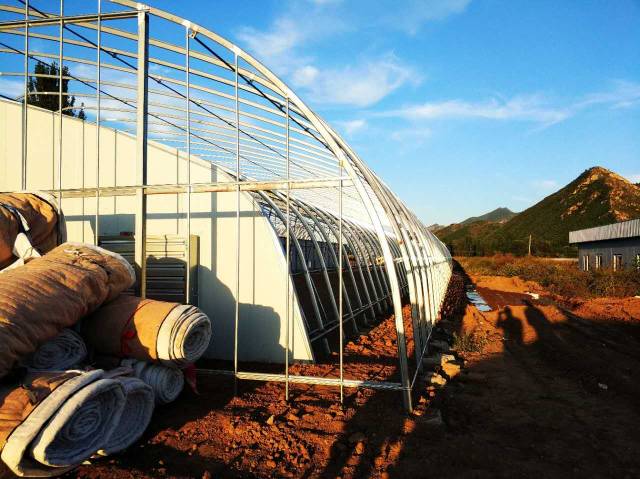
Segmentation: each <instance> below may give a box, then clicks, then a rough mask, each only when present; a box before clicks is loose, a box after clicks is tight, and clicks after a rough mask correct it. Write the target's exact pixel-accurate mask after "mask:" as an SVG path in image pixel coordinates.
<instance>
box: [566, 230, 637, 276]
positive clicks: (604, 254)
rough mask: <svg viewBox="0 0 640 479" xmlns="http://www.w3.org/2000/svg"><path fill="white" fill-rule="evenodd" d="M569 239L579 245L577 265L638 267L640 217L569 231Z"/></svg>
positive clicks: (588, 268)
mask: <svg viewBox="0 0 640 479" xmlns="http://www.w3.org/2000/svg"><path fill="white" fill-rule="evenodd" d="M569 243H570V244H573V245H576V246H577V247H578V261H579V263H580V269H582V270H583V271H589V270H592V269H600V268H613V269H614V270H620V269H623V268H636V269H640V218H639V219H636V220H630V221H623V222H621V223H613V224H610V225H604V226H598V227H596V228H587V229H584V230H578V231H571V232H570V233H569Z"/></svg>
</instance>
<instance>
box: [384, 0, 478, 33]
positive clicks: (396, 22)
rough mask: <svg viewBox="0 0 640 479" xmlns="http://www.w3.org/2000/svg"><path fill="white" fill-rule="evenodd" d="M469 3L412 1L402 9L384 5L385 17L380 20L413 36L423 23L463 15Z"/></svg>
mask: <svg viewBox="0 0 640 479" xmlns="http://www.w3.org/2000/svg"><path fill="white" fill-rule="evenodd" d="M470 3H471V0H412V1H410V2H409V3H408V4H407V5H402V7H398V6H395V5H390V4H386V7H387V15H384V16H383V17H382V18H385V19H386V20H387V22H388V23H389V25H392V26H394V27H395V28H399V29H401V30H403V31H405V32H406V33H409V34H411V35H415V34H416V33H417V32H418V31H419V30H420V28H421V27H422V26H423V25H424V24H425V23H427V22H432V21H438V20H443V19H445V18H447V17H449V16H452V15H457V14H460V13H463V12H464V11H465V10H466V9H467V7H468V6H469V4H470ZM394 6H395V8H394ZM389 12H391V13H389Z"/></svg>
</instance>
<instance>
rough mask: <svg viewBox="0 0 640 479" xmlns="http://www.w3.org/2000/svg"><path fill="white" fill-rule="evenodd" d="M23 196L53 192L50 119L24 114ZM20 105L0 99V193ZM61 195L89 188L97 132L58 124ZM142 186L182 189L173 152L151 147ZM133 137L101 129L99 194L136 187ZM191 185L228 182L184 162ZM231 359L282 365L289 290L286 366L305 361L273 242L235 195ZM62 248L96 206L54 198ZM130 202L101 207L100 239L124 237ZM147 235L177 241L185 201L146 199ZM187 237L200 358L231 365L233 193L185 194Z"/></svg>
mask: <svg viewBox="0 0 640 479" xmlns="http://www.w3.org/2000/svg"><path fill="white" fill-rule="evenodd" d="M27 117H28V128H27V132H28V146H27V189H29V190H50V189H56V188H57V187H58V163H59V157H60V155H59V154H58V151H59V146H58V136H59V135H58V126H59V118H58V116H57V114H55V113H53V112H50V111H48V110H43V109H40V108H36V107H29V112H28V115H27ZM21 118H22V106H21V105H20V104H18V103H14V102H10V101H5V100H0V191H17V190H19V189H20V185H21V167H20V165H21V158H22V141H21V138H22V128H21V126H22V123H21ZM62 131H63V135H62V138H63V143H62V152H63V155H62V188H82V187H86V188H89V187H95V186H96V156H97V155H96V126H95V124H93V123H89V122H82V121H80V120H77V119H75V118H70V117H64V119H63V130H62ZM148 162H149V163H148V164H149V172H148V183H149V184H171V183H179V182H185V181H186V178H187V165H188V162H187V160H186V158H185V156H184V155H182V154H179V152H178V151H177V150H176V149H173V148H170V147H167V146H164V145H160V144H157V143H153V142H150V143H149V150H148ZM135 164H136V157H135V137H133V136H131V135H128V134H126V133H122V132H118V131H115V130H112V129H109V128H104V127H101V132H100V186H128V185H134V184H135V183H136V181H135ZM191 178H192V182H194V183H195V182H203V183H205V182H213V181H230V177H229V176H228V175H227V174H225V173H224V172H222V171H220V170H218V169H217V168H216V167H215V166H214V165H212V164H211V163H209V162H206V161H203V160H201V159H198V158H193V157H192V160H191ZM240 199H241V204H240V216H241V221H240V230H241V234H240V293H239V297H240V326H239V328H238V344H239V348H238V351H239V358H240V360H246V361H268V362H284V344H285V317H286V316H285V314H286V309H285V307H286V299H285V295H286V289H285V288H286V285H287V284H288V285H289V287H290V288H291V297H292V302H293V304H292V316H291V323H290V329H291V336H290V338H291V341H290V344H291V350H292V353H291V356H290V357H291V358H292V359H295V360H312V359H313V356H312V352H311V347H310V344H309V339H308V335H307V332H306V330H305V328H304V325H303V321H302V317H301V313H300V307H299V304H298V301H297V299H296V297H295V293H294V291H293V287H292V285H291V282H290V281H288V282H287V280H286V278H287V275H286V273H285V270H286V264H285V258H284V255H283V254H282V250H281V247H280V245H279V243H278V239H277V237H276V235H275V233H274V231H273V228H272V227H271V225H270V224H269V222H268V220H267V219H266V218H265V217H264V216H263V215H262V214H261V212H260V209H259V207H258V206H257V205H256V203H255V202H254V201H253V199H252V197H251V196H250V195H248V194H246V193H241V197H240ZM62 208H63V211H64V214H65V216H66V219H67V229H68V239H69V241H85V242H90V243H91V242H93V237H94V227H95V224H94V223H95V222H94V217H95V211H96V200H95V198H69V199H63V201H62ZM134 220H135V198H134V197H132V196H121V197H104V198H101V199H100V235H101V236H102V235H114V234H119V233H120V232H122V231H133V230H134V224H135V223H134ZM147 232H148V234H150V235H153V234H178V235H186V232H187V224H186V195H184V194H170V195H151V196H149V197H148V215H147ZM191 234H194V235H198V236H199V237H200V265H199V268H198V297H199V306H200V307H201V308H202V309H203V310H204V312H205V313H207V314H208V315H209V317H210V318H211V319H212V321H213V340H212V342H211V345H210V347H209V350H208V352H207V356H208V357H212V358H221V359H231V358H232V357H233V331H234V311H235V294H234V290H235V280H236V194H235V193H194V194H192V196H191Z"/></svg>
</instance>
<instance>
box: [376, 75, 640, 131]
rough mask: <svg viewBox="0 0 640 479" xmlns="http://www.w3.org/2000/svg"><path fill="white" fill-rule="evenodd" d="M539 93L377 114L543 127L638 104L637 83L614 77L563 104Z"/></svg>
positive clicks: (438, 103) (455, 101)
mask: <svg viewBox="0 0 640 479" xmlns="http://www.w3.org/2000/svg"><path fill="white" fill-rule="evenodd" d="M558 103H559V102H557V101H556V102H552V101H551V100H550V99H548V98H547V97H545V96H544V95H542V94H540V93H536V94H529V95H516V96H514V97H512V98H507V99H505V98H500V97H494V98H489V99H485V100H480V101H468V100H462V99H452V100H443V101H435V102H425V103H419V104H414V105H408V106H405V107H403V108H399V109H396V110H390V111H386V112H382V113H379V114H378V115H377V116H382V117H396V118H404V119H406V120H413V121H419V120H438V119H483V120H499V121H505V120H512V121H526V122H531V123H536V124H538V125H540V126H541V127H542V128H546V127H548V126H551V125H554V124H556V123H560V122H562V121H565V120H567V119H568V118H571V117H573V116H575V115H577V114H578V113H580V112H582V111H584V110H587V109H590V108H595V107H604V108H611V109H621V108H631V107H634V106H639V105H640V83H636V82H632V81H628V80H615V81H612V82H611V87H610V88H609V89H607V90H603V91H598V92H594V93H589V94H586V95H584V96H583V97H581V98H579V99H577V100H575V101H573V102H567V103H566V104H564V105H562V104H558Z"/></svg>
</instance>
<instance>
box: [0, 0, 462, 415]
mask: <svg viewBox="0 0 640 479" xmlns="http://www.w3.org/2000/svg"><path fill="white" fill-rule="evenodd" d="M36 3H43V2H33V1H29V2H27V1H26V0H16V1H14V2H13V4H12V5H0V12H1V13H2V14H3V15H4V16H6V17H7V19H6V20H5V19H4V17H0V59H7V61H6V63H5V64H6V65H7V67H6V69H7V71H6V72H2V74H3V76H4V77H6V78H9V79H12V78H23V80H24V89H23V94H22V95H19V96H17V97H16V96H15V95H14V98H16V99H17V100H18V101H22V103H23V105H24V107H23V124H24V125H25V128H24V130H23V131H24V132H25V133H23V142H24V145H25V146H24V148H23V161H22V169H23V171H22V178H23V183H24V182H25V181H26V180H25V179H26V177H27V162H26V150H27V145H28V131H27V130H26V125H27V115H28V108H26V101H25V100H27V99H29V98H30V97H31V96H33V92H30V91H29V89H28V84H29V80H30V79H32V80H36V79H41V80H56V81H57V82H58V88H57V90H58V91H39V92H37V94H38V95H41V96H52V97H57V98H58V102H59V105H60V106H59V109H58V113H59V115H60V121H62V120H61V119H62V113H63V112H64V113H73V112H76V113H77V112H78V111H79V109H82V111H83V112H84V113H85V114H86V115H87V116H88V117H89V120H94V121H95V122H96V123H97V124H98V125H100V126H101V127H102V126H104V127H111V128H114V129H116V130H119V131H125V132H126V131H129V132H130V133H131V134H132V135H136V138H137V141H138V145H139V150H138V151H139V158H138V168H142V169H141V170H140V171H141V173H142V178H143V180H142V181H141V183H139V184H137V185H131V186H130V187H129V188H130V190H131V191H134V192H135V194H136V195H137V198H139V205H140V207H141V208H142V210H141V211H142V216H143V217H144V214H145V212H146V206H145V204H146V203H145V202H146V200H145V199H144V198H146V196H147V195H151V194H159V192H160V190H161V189H162V188H164V189H165V190H166V189H170V188H174V189H176V191H178V190H179V189H180V188H182V190H180V191H182V192H184V193H186V195H187V196H188V198H189V201H190V197H191V195H192V194H196V193H195V192H197V191H217V190H215V188H222V187H220V186H217V185H214V184H211V185H209V184H201V183H193V182H191V179H190V177H188V181H187V182H186V183H180V184H176V185H152V184H149V183H148V182H147V181H146V170H145V168H146V166H144V165H145V163H144V161H143V157H144V154H145V153H144V152H145V149H146V143H147V142H148V141H149V140H153V141H155V142H158V143H163V144H166V145H169V146H172V147H174V148H176V149H177V150H178V151H181V152H183V153H185V154H186V155H188V156H187V157H188V158H189V159H190V158H192V156H193V157H198V158H200V159H203V160H206V161H210V162H211V163H213V164H215V165H216V166H217V167H218V168H220V169H221V170H222V171H224V172H225V173H227V174H228V175H229V176H230V177H231V178H233V179H234V181H233V185H235V186H234V188H235V189H234V190H226V191H235V192H236V194H237V195H240V194H241V193H240V192H241V188H242V191H250V192H252V193H251V195H252V197H253V198H254V200H255V202H256V203H257V204H259V205H260V207H261V209H262V211H263V214H265V216H267V217H268V218H269V219H270V221H271V224H272V226H273V227H274V230H275V232H276V235H278V236H279V237H281V238H288V239H286V240H285V242H286V244H287V246H286V248H285V247H284V246H283V250H284V251H285V253H288V252H290V250H289V246H288V245H289V241H290V242H291V245H292V246H293V250H295V252H296V254H297V255H298V256H299V257H300V258H301V261H300V263H301V264H299V265H297V266H296V267H299V268H300V269H301V271H300V274H302V275H303V276H304V283H305V286H306V288H307V290H308V294H309V297H310V302H311V305H312V307H311V313H310V314H312V315H313V316H315V317H314V318H311V317H309V316H306V317H304V321H305V323H306V325H307V328H308V329H309V334H310V337H312V339H314V340H318V341H320V343H319V344H322V348H323V349H324V350H325V351H328V350H329V348H330V347H329V344H328V341H327V335H329V333H330V332H331V331H333V330H335V329H336V328H337V329H339V331H340V338H341V337H342V334H343V323H344V322H347V323H349V324H351V326H352V333H355V332H357V331H358V325H357V321H356V317H358V316H359V315H362V317H363V318H364V324H365V325H366V324H368V323H370V322H371V321H374V320H375V318H376V316H379V315H380V314H382V313H384V312H385V311H387V310H391V311H392V312H393V313H394V315H395V326H396V336H397V337H396V340H397V345H398V366H399V371H400V378H401V380H400V383H399V385H397V389H400V390H402V391H403V398H404V403H405V406H406V407H407V409H411V395H410V391H411V387H412V385H413V382H414V381H413V380H412V379H411V371H410V368H409V362H408V359H407V346H406V345H407V342H406V338H405V323H404V321H403V301H404V300H405V299H408V302H409V304H410V305H411V324H412V331H413V339H414V343H415V367H414V370H415V373H416V374H417V372H418V371H419V370H420V369H421V363H422V357H423V355H424V354H425V352H426V350H427V345H428V340H429V338H430V334H431V328H432V326H433V323H434V322H435V320H436V318H437V317H438V314H439V311H440V307H441V305H442V301H443V300H444V293H445V290H446V286H447V284H448V280H449V276H450V275H451V256H450V255H449V253H448V251H447V249H446V248H445V247H444V245H443V244H442V243H441V242H440V241H439V240H438V239H437V238H435V236H434V235H433V234H432V233H431V232H430V231H428V230H427V228H426V227H425V226H424V224H422V222H420V221H419V220H418V219H417V217H416V216H415V215H414V214H413V213H412V212H411V211H410V210H409V209H408V208H407V206H406V205H405V204H404V203H402V201H401V200H400V199H399V198H398V197H397V196H396V195H395V194H394V193H393V192H392V191H391V190H390V189H389V188H388V187H387V186H386V185H385V184H384V183H383V182H382V180H381V179H380V178H379V177H378V176H377V175H376V174H375V173H374V172H373V171H372V170H371V169H370V168H369V167H368V166H367V165H366V163H365V162H364V161H362V160H361V159H360V158H359V157H358V155H357V154H356V152H355V151H354V150H353V149H351V148H350V146H349V145H348V144H347V143H346V141H345V140H344V139H343V138H342V137H341V136H340V135H339V134H338V133H337V132H336V131H335V130H333V129H332V128H331V127H330V126H329V125H328V124H327V123H326V122H325V121H324V120H323V119H322V118H321V117H320V116H318V115H317V114H316V113H315V112H314V111H313V110H311V108H309V107H308V106H307V105H306V104H305V103H304V102H303V101H302V100H301V99H300V98H299V97H298V96H297V95H296V93H295V92H294V91H292V90H291V89H290V88H289V87H288V86H287V85H286V84H285V83H284V82H283V81H282V80H281V79H280V78H278V77H277V76H276V75H275V74H273V73H272V72H271V71H270V70H269V69H268V68H266V67H265V66H264V65H263V64H262V63H260V62H259V61H257V60H256V59H255V58H253V57H252V56H251V55H249V54H248V53H246V52H245V51H243V50H242V49H241V48H239V47H238V46H237V45H235V44H233V43H232V42H230V41H228V40H227V39H225V38H223V37H221V36H219V35H218V34H216V33H215V32H213V31H211V30H209V29H207V28H204V27H203V26H201V25H198V24H195V23H192V22H189V21H187V20H185V19H183V18H180V17H178V16H175V15H173V14H171V13H168V12H165V11H162V10H159V9H156V8H153V7H150V6H147V5H143V4H140V3H137V2H133V1H131V0H112V1H111V2H110V3H107V2H101V0H97V2H96V5H97V9H96V12H97V13H91V14H87V13H83V14H82V15H80V14H78V15H75V16H74V15H68V14H67V15H65V10H64V2H61V3H60V5H61V11H60V12H56V13H53V12H50V11H45V10H43V9H41V8H37V7H38V5H36ZM43 4H45V5H46V3H43ZM47 7H50V6H49V5H47ZM151 19H153V21H154V22H155V21H157V22H158V24H159V25H161V26H162V28H160V29H158V30H157V31H156V30H154V31H153V33H154V34H157V35H154V36H151V35H149V25H150V20H151ZM151 25H152V27H151V28H153V25H154V24H151ZM165 30H166V32H165ZM180 37H182V38H185V39H186V41H185V43H184V44H183V45H178V44H176V42H175V38H180ZM29 39H33V40H37V41H38V47H37V48H33V46H31V47H30V43H29ZM47 48H48V50H47ZM38 62H40V63H44V64H49V65H52V64H53V63H54V62H56V63H57V64H59V65H58V66H60V67H61V66H63V65H64V66H66V67H69V71H68V72H65V73H64V74H63V72H62V68H60V70H59V74H58V75H57V76H55V75H46V74H35V73H33V72H30V71H29V66H30V65H33V64H35V63H38ZM9 65H11V66H9ZM21 66H22V67H23V68H22V71H19V70H20V67H21ZM3 69H5V67H3ZM92 73H93V74H92ZM62 81H67V82H68V83H69V85H70V86H69V91H67V92H63V91H62V87H61V84H62ZM0 94H2V95H3V96H4V97H5V98H6V97H10V95H9V96H7V95H6V94H5V92H2V91H0ZM70 97H74V98H75V99H76V100H80V101H81V102H83V104H82V105H78V104H75V105H73V106H65V107H63V106H62V105H63V99H65V98H66V99H68V98H70ZM105 113H106V114H108V115H109V116H106V115H105ZM60 124H61V123H60ZM132 126H133V128H132ZM60 131H61V129H60ZM99 136H100V135H99V134H98V135H97V137H98V138H97V142H99ZM59 141H60V145H62V141H63V139H62V135H61V134H60V140H59ZM60 151H61V149H60ZM60 164H61V162H60ZM189 164H190V163H189ZM98 170H99V163H98ZM189 172H190V166H189ZM58 181H59V184H58V188H57V194H59V195H60V198H61V199H62V198H64V197H65V195H69V194H71V192H70V191H66V190H65V189H64V188H63V187H62V172H60V173H59V178H58ZM250 182H254V183H255V185H256V186H255V187H249V188H246V187H245V186H243V183H244V184H245V185H246V184H248V183H250ZM336 182H337V183H336ZM312 183H315V184H313V185H312ZM96 184H97V186H96V188H94V189H92V190H91V192H87V194H92V195H95V196H96V197H97V198H100V197H102V196H104V195H108V194H117V193H111V192H109V190H108V189H105V188H103V187H100V183H99V178H98V179H97V183H96ZM276 184H278V185H280V186H277V187H273V188H269V185H276ZM282 184H284V185H285V186H284V187H282V186H281V185H282ZM160 186H162V188H159V187H160ZM184 188H186V189H184ZM219 191H223V189H220V190H219ZM76 194H77V191H76ZM238 198H239V196H238ZM238 201H239V200H238ZM189 205H190V203H189ZM188 214H189V215H190V206H189V213H188ZM238 215H239V212H238ZM189 218H190V216H189ZM98 220H99V214H96V225H97V224H98ZM189 224H190V223H189ZM140 227H141V229H140V230H139V231H140V232H141V233H142V235H140V236H141V237H144V224H142V225H141V226H140ZM96 237H97V232H96ZM136 241H137V246H139V243H138V240H136ZM139 241H140V243H141V242H142V241H143V240H142V239H140V240H139ZM304 241H308V242H310V243H311V247H312V251H313V253H308V254H307V256H311V255H312V256H314V257H315V258H317V262H318V271H319V272H320V274H321V276H322V278H323V281H324V286H322V288H325V289H326V291H328V296H329V304H327V305H325V304H323V300H322V297H321V295H320V294H319V290H318V288H319V287H321V285H320V284H317V285H316V284H315V283H314V281H315V279H314V277H313V273H314V272H313V271H311V270H310V269H309V267H308V265H307V260H308V259H309V258H307V257H305V247H303V244H302V242H304ZM139 248H140V249H142V248H143V247H142V246H139ZM136 251H137V258H138V259H139V261H140V265H139V266H140V267H142V268H143V269H142V270H143V271H144V261H145V260H144V255H141V253H140V251H138V249H137V250H136ZM237 254H239V249H238V252H237ZM287 262H289V260H288V259H287ZM293 267H294V265H293V264H292V265H291V268H292V269H291V270H290V274H292V275H293V274H294V273H295V272H294V271H293ZM336 271H337V272H338V277H339V284H338V286H337V288H335V285H334V284H332V281H331V275H332V274H335V272H336ZM343 272H346V274H347V278H348V282H349V284H350V288H347V286H346V284H345V282H344V280H343V276H342V275H343ZM238 287H239V285H237V288H238ZM237 288H236V289H237ZM235 293H236V296H237V294H238V291H237V290H236V292H235ZM327 308H329V309H330V310H331V311H332V314H328V312H327ZM343 309H346V314H345V311H343ZM236 311H237V306H236ZM287 314H288V313H287ZM236 315H237V313H236ZM331 317H333V318H335V320H334V321H331V320H330V318H331ZM288 320H289V319H288V318H287V325H288ZM340 344H341V345H342V342H340ZM236 347H237V346H236ZM287 354H288V352H287ZM340 358H341V360H340V361H341V362H340V365H341V369H340V374H341V376H340V377H341V379H340V381H341V382H340V386H341V390H342V387H343V386H344V384H345V382H344V381H343V380H342V348H340ZM287 365H288V363H287ZM287 367H288V366H287ZM234 374H235V375H236V377H240V375H239V373H238V369H237V364H236V366H235V369H234ZM414 380H415V375H414ZM289 381H295V378H291V377H290V376H289V372H288V369H287V372H286V382H287V393H288V382H289ZM370 386H371V385H370ZM371 387H376V386H371ZM380 387H387V386H380ZM394 387H396V386H394Z"/></svg>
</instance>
